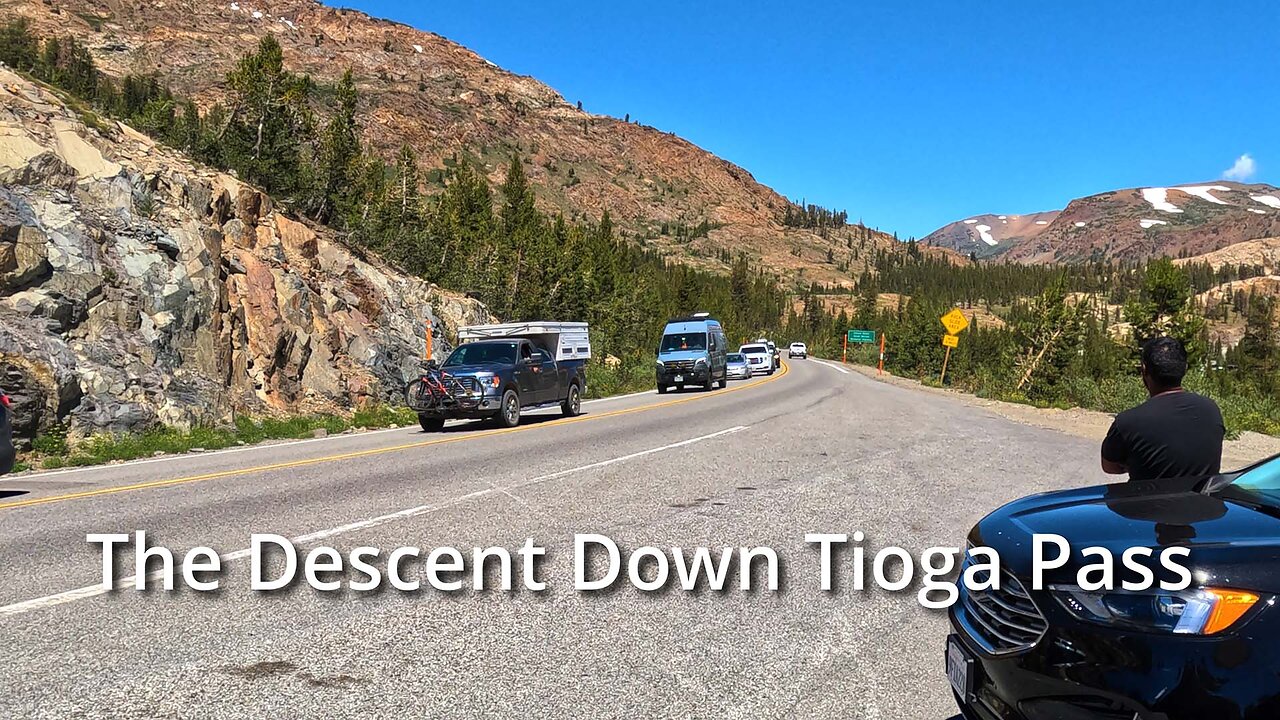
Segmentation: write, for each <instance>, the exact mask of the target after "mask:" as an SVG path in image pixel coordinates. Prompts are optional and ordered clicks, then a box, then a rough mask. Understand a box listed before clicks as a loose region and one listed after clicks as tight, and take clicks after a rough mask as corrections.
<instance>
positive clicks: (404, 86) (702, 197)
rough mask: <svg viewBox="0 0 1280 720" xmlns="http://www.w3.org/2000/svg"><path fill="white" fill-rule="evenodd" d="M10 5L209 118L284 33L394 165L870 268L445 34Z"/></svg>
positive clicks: (805, 265)
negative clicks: (339, 84) (148, 78)
mask: <svg viewBox="0 0 1280 720" xmlns="http://www.w3.org/2000/svg"><path fill="white" fill-rule="evenodd" d="M0 8H3V9H4V11H5V13H6V14H14V15H21V16H24V17H27V18H29V19H30V20H31V22H32V25H33V27H34V28H35V29H36V30H37V31H38V32H39V33H40V34H42V35H45V36H57V35H63V34H67V33H70V34H73V35H75V36H76V37H77V38H79V39H80V40H82V41H83V42H84V43H86V44H87V45H88V46H89V48H90V49H91V51H92V53H93V55H94V58H95V60H96V62H97V63H98V65H99V67H101V68H102V69H103V70H104V71H106V72H108V73H109V74H113V75H120V74H123V73H127V72H132V73H137V74H144V75H145V74H155V75H157V76H158V77H159V78H160V79H161V80H162V81H163V82H165V83H167V84H168V85H169V86H170V87H172V88H173V89H174V90H175V91H180V92H182V93H184V94H189V95H192V96H194V97H196V98H197V99H198V101H199V102H200V103H201V104H202V105H204V106H205V107H208V106H209V105H211V104H212V103H214V102H216V101H217V100H219V99H220V98H222V97H223V96H224V94H225V93H224V88H223V85H222V83H223V78H224V76H225V74H226V72H227V70H228V69H230V68H231V67H232V65H233V64H234V62H235V61H236V60H237V59H238V58H239V57H240V56H241V55H242V54H244V53H245V52H247V51H248V50H250V49H251V48H253V47H254V44H255V43H256V41H257V39H258V38H259V37H261V36H262V35H263V34H265V33H273V34H274V35H275V36H276V37H277V38H278V39H279V41H280V43H281V45H282V46H283V48H284V52H285V62H286V64H287V65H288V67H289V68H290V69H291V70H293V71H296V72H307V73H310V74H311V75H312V77H313V78H315V79H316V80H317V81H318V82H320V83H322V84H323V83H332V82H334V81H335V80H336V79H337V78H338V76H339V75H340V74H341V73H342V71H343V70H344V69H346V68H348V67H349V68H351V69H352V70H353V72H354V74H355V76H356V81H357V86H358V89H359V91H360V93H361V97H362V99H363V106H362V108H361V111H362V112H361V121H362V122H363V124H364V128H363V130H364V138H365V140H366V141H367V142H368V143H370V144H372V145H373V146H375V147H377V148H379V149H381V150H382V151H384V152H385V153H386V154H388V155H390V154H392V153H394V151H395V150H396V149H397V148H398V147H399V146H400V145H401V144H402V143H406V142H407V143H409V144H410V145H411V146H413V148H414V149H415V150H416V151H417V152H418V154H419V158H420V159H421V161H422V162H423V164H424V166H425V168H426V169H428V170H430V169H434V168H440V167H442V166H443V164H444V163H445V162H446V160H447V159H450V158H452V157H453V156H454V155H462V156H470V157H472V158H474V159H475V160H477V161H478V162H479V163H481V165H482V166H483V167H484V168H485V169H486V171H487V172H489V173H490V175H491V179H492V180H494V181H497V180H499V179H500V177H501V173H502V170H503V167H504V166H505V163H506V162H507V160H508V158H509V157H510V155H511V154H512V153H518V154H519V155H521V156H523V157H527V158H530V159H531V163H530V164H529V166H528V168H527V172H528V173H529V175H530V180H531V181H532V182H533V184H534V185H535V186H537V187H538V188H539V193H540V201H541V202H542V204H543V205H544V207H546V208H548V209H560V210H563V211H564V212H565V213H566V214H568V215H574V214H579V213H585V214H587V215H589V216H591V217H597V218H598V217H599V216H600V214H601V213H602V212H603V211H604V210H605V209H608V210H609V212H610V213H611V215H612V216H613V219H614V223H615V226H617V227H619V228H620V229H622V230H624V231H625V232H626V233H627V234H628V235H629V236H630V237H632V238H637V239H640V240H642V241H643V242H646V243H647V244H650V245H652V246H653V247H655V248H657V249H660V250H661V251H663V252H664V253H667V254H668V255H670V256H672V257H673V258H677V259H680V260H681V261H682V262H686V263H690V264H695V265H699V266H703V267H709V268H712V269H725V266H724V264H723V262H722V261H721V260H720V253H721V252H722V251H724V250H728V251H730V252H731V253H733V254H736V253H737V252H739V251H744V252H747V253H748V254H749V255H750V256H752V257H753V258H755V260H756V262H757V264H758V265H759V266H761V267H764V268H767V269H769V270H771V271H773V272H776V273H778V274H779V275H780V276H782V277H785V278H796V277H798V276H800V275H801V274H802V273H803V277H804V280H805V281H818V282H847V281H848V280H849V278H850V276H851V275H853V276H856V274H857V270H858V268H859V266H860V264H861V258H862V257H863V254H859V256H858V257H853V256H852V254H851V253H849V252H848V250H849V248H850V242H849V239H850V237H852V236H853V234H854V233H855V232H856V233H858V235H859V238H858V239H859V240H861V236H862V235H864V234H865V233H863V232H862V231H861V230H860V229H854V228H848V229H844V230H837V231H835V232H832V233H828V234H827V236H826V237H823V236H822V235H819V234H816V233H813V232H809V231H807V230H803V229H799V228H793V227H784V226H783V225H782V224H781V223H780V222H779V219H780V217H781V216H782V214H783V211H784V209H785V207H786V205H787V200H786V199H784V198H783V197H781V196H780V195H778V194H777V193H776V192H774V191H773V190H771V189H769V188H767V187H765V186H763V185H761V184H760V183H758V182H756V181H755V179H754V178H753V177H752V176H751V174H750V173H749V172H747V171H746V170H744V169H742V168H741V167H738V166H736V165H734V164H732V163H730V162H727V161H725V160H722V159H720V158H718V157H716V156H714V155H712V154H710V153H708V152H706V151H704V150H702V149H700V148H698V147H696V146H694V145H693V144H691V143H689V142H687V141H685V140H683V139H681V138H679V137H676V136H675V135H672V134H670V133H666V132H661V131H659V130H657V129H654V128H651V127H647V126H644V125H641V124H638V123H634V122H625V121H623V120H620V119H617V118H612V117H607V116H603V115H597V114H592V113H590V112H586V111H583V110H581V109H579V108H578V106H577V103H576V102H569V101H566V99H565V98H563V97H561V96H560V95H559V94H558V93H556V92H555V91H554V90H552V89H551V88H549V87H547V86H546V85H543V84H542V83H540V82H538V81H537V80H535V79H533V78H530V77H523V76H519V75H515V74H513V73H510V72H507V71H505V70H503V69H501V68H498V67H496V66H495V65H493V64H492V63H490V62H488V61H486V60H485V59H483V58H481V57H479V56H478V55H476V54H475V53H473V52H471V51H470V50H467V49H466V48H463V47H461V46H459V45H457V44H455V43H452V42H450V41H448V40H446V39H444V38H442V37H440V36H438V35H434V34H431V33H427V32H421V31H418V30H415V29H413V28H410V27H407V26H404V25H400V24H397V23H393V22H389V21H385V20H378V19H375V18H371V17H369V16H367V15H365V14H363V13H360V12H356V11H353V10H344V9H336V8H331V7H326V6H324V5H321V4H319V3H317V2H313V1H311V0H270V1H267V0H235V1H233V0H217V1H216V2H211V3H201V2H194V1H193V0H160V1H158V2H156V1H154V0H148V1H146V2H143V1H141V0H0ZM587 100H588V102H589V98H587ZM429 176H430V175H429ZM435 177H436V179H437V180H438V175H436V176H435ZM853 214H854V215H855V216H856V214H857V213H856V212H854V213H853ZM704 221H705V222H706V223H707V224H708V225H709V227H710V228H711V230H710V232H709V234H708V235H707V236H706V237H699V238H695V239H692V240H689V239H687V238H682V237H680V236H681V235H685V233H681V232H679V230H678V229H679V228H681V227H686V228H692V227H695V226H698V225H699V224H701V223H703V222H704ZM870 238H871V239H872V240H874V241H875V242H876V243H877V244H879V245H880V246H882V247H888V246H889V245H890V243H892V242H893V241H892V238H891V237H889V236H887V235H885V234H883V233H871V234H870ZM829 251H830V252H829ZM850 266H851V267H852V268H853V272H852V273H851V272H850V270H849V267H850Z"/></svg>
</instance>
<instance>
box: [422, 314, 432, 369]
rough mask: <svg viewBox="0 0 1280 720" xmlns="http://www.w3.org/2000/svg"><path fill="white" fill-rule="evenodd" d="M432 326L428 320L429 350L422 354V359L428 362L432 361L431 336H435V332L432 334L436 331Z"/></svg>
mask: <svg viewBox="0 0 1280 720" xmlns="http://www.w3.org/2000/svg"><path fill="white" fill-rule="evenodd" d="M431 325H432V323H431V321H430V320H428V321H427V348H426V350H425V351H424V352H423V354H422V359H423V360H428V361H429V360H431V336H432V335H434V334H435V333H434V332H432V331H433V330H435V328H433V327H431Z"/></svg>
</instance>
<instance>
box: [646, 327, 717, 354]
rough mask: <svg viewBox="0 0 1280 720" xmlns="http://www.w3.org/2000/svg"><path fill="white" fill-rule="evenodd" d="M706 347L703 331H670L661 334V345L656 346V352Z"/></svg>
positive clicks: (703, 348)
mask: <svg viewBox="0 0 1280 720" xmlns="http://www.w3.org/2000/svg"><path fill="white" fill-rule="evenodd" d="M706 349H707V334H706V333H705V332H693V333H671V334H669V335H663V336H662V345H661V346H659V347H658V352H677V351H680V350H706Z"/></svg>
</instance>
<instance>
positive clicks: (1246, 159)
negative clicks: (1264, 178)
mask: <svg viewBox="0 0 1280 720" xmlns="http://www.w3.org/2000/svg"><path fill="white" fill-rule="evenodd" d="M1257 171H1258V164H1257V163H1255V162H1254V161H1253V157H1251V156H1250V155H1249V153H1245V154H1243V155H1241V156H1240V157H1238V158H1236V162H1235V164H1234V165H1232V166H1231V167H1229V168H1227V169H1226V170H1225V171H1223V173H1222V177H1223V179H1224V180H1238V181H1240V182H1247V181H1248V180H1250V179H1251V178H1253V174H1254V173H1256V172H1257Z"/></svg>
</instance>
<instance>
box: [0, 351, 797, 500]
mask: <svg viewBox="0 0 1280 720" xmlns="http://www.w3.org/2000/svg"><path fill="white" fill-rule="evenodd" d="M790 371H791V370H790V367H789V366H788V365H787V364H786V363H783V364H782V369H781V370H780V371H779V372H778V373H777V374H775V375H773V376H772V377H769V378H766V379H764V380H761V381H760V382H755V383H750V384H746V385H735V386H733V387H730V388H726V389H723V390H717V391H715V392H712V393H706V394H701V395H690V396H687V397H682V398H675V399H672V400H666V401H664V402H659V403H654V404H652V405H639V406H637V407H632V408H622V409H620V410H612V411H610V412H605V413H600V414H598V415H597V414H590V415H579V416H577V417H570V418H561V419H560V420H552V421H550V422H543V423H538V424H537V425H519V426H516V427H513V428H502V429H498V430H486V431H483V432H477V433H470V434H467V435H459V436H457V437H445V438H433V439H431V440H420V441H418V442H411V443H405V444H403V445H392V446H389V447H381V448H370V449H368V450H357V451H354V452H348V453H339V454H337V455H325V456H323V457H316V458H307V459H305V460H291V461H289V462H281V463H272V464H270V465H258V466H255V467H248V468H239V469H236V470H221V471H218V472H211V473H205V474H203V475H190V476H187V477H179V478H170V479H168V480H152V481H149V482H140V483H134V484H131V485H119V486H116V487H105V488H97V489H94V490H82V491H80V492H72V493H64V494H61V495H49V496H47V497H38V498H28V499H25V500H14V501H12V502H7V503H0V510H12V509H15V508H22V507H31V506H33V505H47V504H49V503H56V502H64V501H67V500H80V499H83V498H90V497H97V496H99V495H113V494H115V493H123V492H132V491H134V490H151V489H154V488H162V487H169V486H172V485H186V484H188V483H196V482H204V481H206V480H218V479H221V478H229V477H236V476H238V475H249V474H252V473H261V472H271V471H273V470H287V469H289V468H297V467H306V466H308V465H320V464H322V463H331V462H341V461H343V460H354V459H356V458H363V457H370V456H372V455H382V454H384V453H393V452H400V451H402V450H413V449H415V448H424V447H431V446H434V445H447V444H450V443H459V442H465V441H467V440H480V439H484V438H491V437H495V436H497V435H510V434H512V433H517V432H528V431H531V430H539V429H542V428H548V427H559V426H561V425H569V424H571V423H577V422H587V421H590V420H604V419H606V418H611V417H618V416H620V415H630V414H631V413H637V412H645V411H647V410H657V409H659V408H665V407H671V406H673V405H683V404H684V403H688V402H694V401H696V400H705V399H707V398H713V397H719V396H721V395H724V394H726V393H731V392H736V391H739V390H746V389H748V388H757V387H760V386H762V385H766V384H768V383H770V382H773V381H775V380H779V379H781V378H782V377H783V376H784V375H786V374H787V373H788V372H790ZM36 477H39V476H38V475H37V476H36Z"/></svg>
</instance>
